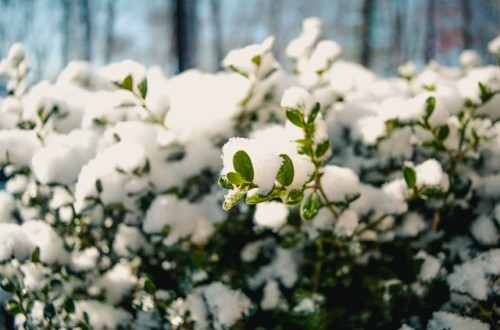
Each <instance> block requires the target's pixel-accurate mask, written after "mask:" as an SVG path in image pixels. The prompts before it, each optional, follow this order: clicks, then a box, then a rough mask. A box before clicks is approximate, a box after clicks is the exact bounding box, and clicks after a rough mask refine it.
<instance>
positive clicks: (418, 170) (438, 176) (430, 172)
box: [414, 159, 450, 191]
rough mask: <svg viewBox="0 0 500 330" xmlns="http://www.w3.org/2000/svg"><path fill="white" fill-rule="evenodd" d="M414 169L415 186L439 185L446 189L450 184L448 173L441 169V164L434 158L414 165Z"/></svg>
mask: <svg viewBox="0 0 500 330" xmlns="http://www.w3.org/2000/svg"><path fill="white" fill-rule="evenodd" d="M414 170H415V174H416V175H417V182H416V186H417V187H418V188H423V187H425V186H430V187H439V188H441V189H442V190H443V191H446V190H447V189H448V187H449V185H450V183H449V180H448V175H447V174H446V173H445V172H444V171H443V168H442V167H441V164H440V163H439V162H438V161H437V160H436V159H428V160H426V161H425V162H423V163H421V164H419V165H417V166H415V168H414Z"/></svg>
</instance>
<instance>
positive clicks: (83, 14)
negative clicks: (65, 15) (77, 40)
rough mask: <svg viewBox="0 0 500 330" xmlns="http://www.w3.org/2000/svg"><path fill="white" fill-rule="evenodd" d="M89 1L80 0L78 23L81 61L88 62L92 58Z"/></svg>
mask: <svg viewBox="0 0 500 330" xmlns="http://www.w3.org/2000/svg"><path fill="white" fill-rule="evenodd" d="M89 2H90V1H89V0H80V21H81V24H82V29H83V31H82V47H83V51H82V55H83V59H84V60H87V61H90V59H91V57H92V21H91V13H90V3H89Z"/></svg>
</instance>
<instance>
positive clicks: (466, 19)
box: [462, 0, 473, 49]
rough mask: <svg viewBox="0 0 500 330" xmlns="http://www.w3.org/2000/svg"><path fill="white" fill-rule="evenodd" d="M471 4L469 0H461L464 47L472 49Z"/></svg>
mask: <svg viewBox="0 0 500 330" xmlns="http://www.w3.org/2000/svg"><path fill="white" fill-rule="evenodd" d="M471 11H472V6H471V3H470V1H469V0H462V18H463V21H462V33H463V39H464V49H472V47H473V46H472V35H471V30H470V25H471V19H472V12H471Z"/></svg>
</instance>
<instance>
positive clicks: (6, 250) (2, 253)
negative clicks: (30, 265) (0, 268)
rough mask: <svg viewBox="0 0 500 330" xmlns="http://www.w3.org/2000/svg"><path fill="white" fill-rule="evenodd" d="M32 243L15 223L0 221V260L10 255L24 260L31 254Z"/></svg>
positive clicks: (8, 257) (6, 258)
mask: <svg viewBox="0 0 500 330" xmlns="http://www.w3.org/2000/svg"><path fill="white" fill-rule="evenodd" d="M33 249H34V245H33V243H32V242H31V241H30V240H29V238H28V236H27V235H26V233H25V232H24V231H23V230H22V229H21V227H20V226H19V225H17V224H13V223H0V261H6V260H9V259H10V258H11V257H14V258H16V259H17V260H20V261H22V260H24V259H27V258H29V257H30V256H31V253H32V251H33Z"/></svg>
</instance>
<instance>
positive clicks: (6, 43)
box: [0, 0, 500, 81]
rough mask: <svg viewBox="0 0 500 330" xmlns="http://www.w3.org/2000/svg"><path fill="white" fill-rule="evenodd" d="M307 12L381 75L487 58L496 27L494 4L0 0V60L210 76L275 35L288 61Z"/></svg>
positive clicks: (463, 0) (458, 0)
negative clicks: (406, 65)
mask: <svg viewBox="0 0 500 330" xmlns="http://www.w3.org/2000/svg"><path fill="white" fill-rule="evenodd" d="M309 16H317V17H319V18H320V19H321V20H322V21H323V34H324V35H323V37H324V38H325V39H331V40H335V41H336V42H338V43H339V44H340V45H341V46H342V48H343V51H344V53H343V59H344V60H348V61H354V62H358V63H361V64H363V65H364V66H367V67H369V68H370V69H373V70H375V71H376V72H378V73H381V74H385V75H387V74H394V73H395V70H396V67H397V65H396V64H398V63H403V62H406V61H410V60H411V61H414V62H415V63H416V64H417V65H418V66H419V67H422V66H423V65H424V63H427V62H428V60H430V59H435V60H436V61H438V62H439V63H441V64H444V65H457V64H458V56H459V54H460V52H461V51H462V50H463V49H473V50H476V51H478V52H479V54H480V56H481V57H482V62H483V64H488V63H492V62H493V61H494V57H493V56H492V55H491V54H490V55H488V53H487V51H486V45H487V42H488V41H489V40H491V39H493V38H494V37H495V36H496V35H497V34H498V32H499V31H500V2H499V1H497V0H480V1H472V0H402V1H395V0H352V1H325V0H312V1H297V0H287V1H285V0H273V1H269V0H252V1H245V0H203V1H202V0H182V1H176V0H149V1H131V0H101V1H96V0H77V1H70V0H37V1H34V0H0V56H5V55H6V53H7V51H8V49H9V47H10V45H12V44H13V43H14V42H16V41H21V42H23V43H24V44H25V45H26V47H27V50H28V53H29V54H30V56H31V63H32V72H31V76H30V78H31V80H32V81H38V80H40V79H41V78H45V79H53V78H54V77H55V76H56V75H57V73H59V72H60V71H61V69H62V68H64V67H65V66H66V64H67V63H68V62H69V61H71V60H75V59H84V60H89V61H91V62H92V63H93V64H95V65H103V64H105V63H110V62H116V61H120V60H123V59H127V58H130V59H133V60H136V61H138V62H140V63H142V64H144V65H146V66H151V65H158V66H160V67H161V68H162V69H164V70H165V72H166V73H167V74H169V75H172V74H174V73H176V72H179V71H182V70H184V69H186V68H189V67H197V68H201V69H203V70H205V71H210V72H213V71H217V70H218V69H220V62H221V60H222V58H223V57H224V55H225V54H226V53H227V52H228V51H229V50H231V49H234V48H238V47H242V46H245V45H248V44H251V43H255V42H262V41H263V40H264V38H265V37H266V36H268V35H276V36H280V37H279V38H277V40H276V44H275V45H274V53H275V57H276V59H277V60H278V61H280V62H281V63H284V64H286V63H288V64H289V62H287V59H286V58H285V54H284V48H285V47H286V45H287V44H288V42H289V41H290V40H291V39H293V37H294V36H296V35H297V34H298V33H299V32H300V24H297V23H298V22H300V21H302V20H303V19H304V18H306V17H309Z"/></svg>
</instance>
